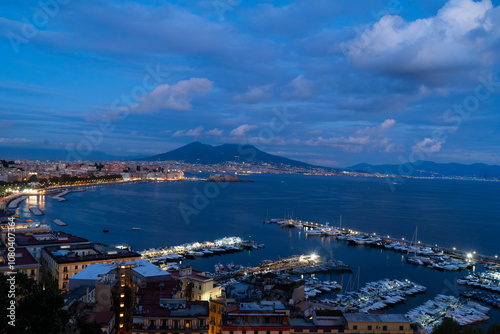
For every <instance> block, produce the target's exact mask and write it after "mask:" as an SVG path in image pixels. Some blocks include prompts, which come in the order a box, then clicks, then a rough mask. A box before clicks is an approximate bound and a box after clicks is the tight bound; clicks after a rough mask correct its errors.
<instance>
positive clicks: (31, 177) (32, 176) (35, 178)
mask: <svg viewBox="0 0 500 334" xmlns="http://www.w3.org/2000/svg"><path fill="white" fill-rule="evenodd" d="M36 181H38V177H37V176H36V174H33V175H31V176H30V178H29V179H28V182H36Z"/></svg>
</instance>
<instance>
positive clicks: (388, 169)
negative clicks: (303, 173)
mask: <svg viewBox="0 0 500 334" xmlns="http://www.w3.org/2000/svg"><path fill="white" fill-rule="evenodd" d="M345 170H348V171H363V172H368V173H381V174H393V175H401V176H424V177H431V176H434V177H470V178H480V179H500V166H498V165H487V164H484V163H472V164H461V163H457V162H449V163H438V162H433V161H423V160H418V161H415V162H414V163H412V164H410V163H407V164H382V165H372V164H369V163H360V164H356V165H354V166H350V167H346V168H345Z"/></svg>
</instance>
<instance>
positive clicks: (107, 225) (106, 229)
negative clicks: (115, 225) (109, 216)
mask: <svg viewBox="0 0 500 334" xmlns="http://www.w3.org/2000/svg"><path fill="white" fill-rule="evenodd" d="M102 231H103V232H104V233H108V232H109V224H108V223H106V227H105V228H103V229H102Z"/></svg>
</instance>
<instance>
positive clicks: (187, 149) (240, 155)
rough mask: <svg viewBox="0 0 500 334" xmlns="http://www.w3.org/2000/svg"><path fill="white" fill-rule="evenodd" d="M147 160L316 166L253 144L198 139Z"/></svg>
mask: <svg viewBox="0 0 500 334" xmlns="http://www.w3.org/2000/svg"><path fill="white" fill-rule="evenodd" d="M143 160H145V161H168V160H170V161H184V162H187V163H199V164H218V163H224V162H227V161H239V162H246V163H254V162H258V163H272V164H284V165H288V166H292V167H303V168H308V167H314V166H312V165H310V164H307V163H305V162H301V161H297V160H292V159H288V158H283V157H280V156H277V155H272V154H269V153H266V152H263V151H261V150H259V149H258V148H256V147H255V146H252V145H238V144H223V145H219V146H212V145H207V144H202V143H200V142H198V141H195V142H192V143H190V144H187V145H185V146H182V147H179V148H177V149H175V150H172V151H170V152H167V153H162V154H158V155H155V156H152V157H149V158H146V159H143Z"/></svg>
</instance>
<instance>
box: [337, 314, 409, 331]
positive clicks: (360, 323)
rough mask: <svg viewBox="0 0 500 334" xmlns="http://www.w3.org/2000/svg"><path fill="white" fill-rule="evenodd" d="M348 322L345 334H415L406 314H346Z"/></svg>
mask: <svg viewBox="0 0 500 334" xmlns="http://www.w3.org/2000/svg"><path fill="white" fill-rule="evenodd" d="M344 317H345V319H346V321H347V325H346V329H345V330H344V333H353V334H354V333H381V334H382V333H387V334H389V333H398V334H413V330H412V329H411V328H410V321H409V320H408V319H406V317H405V316H404V314H349V313H346V314H344Z"/></svg>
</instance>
